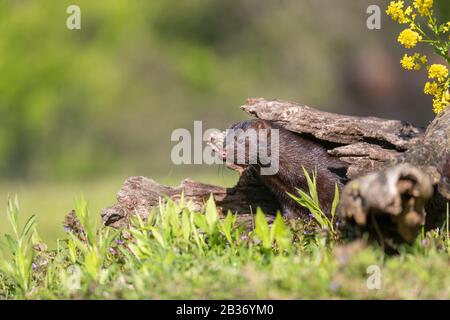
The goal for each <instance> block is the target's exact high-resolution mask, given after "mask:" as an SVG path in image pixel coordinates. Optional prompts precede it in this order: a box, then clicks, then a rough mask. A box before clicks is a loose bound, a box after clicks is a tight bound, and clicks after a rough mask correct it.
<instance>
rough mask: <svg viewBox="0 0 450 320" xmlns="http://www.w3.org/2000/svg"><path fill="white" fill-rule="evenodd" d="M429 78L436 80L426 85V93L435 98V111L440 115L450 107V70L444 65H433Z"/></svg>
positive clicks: (429, 69) (430, 68) (429, 71)
mask: <svg viewBox="0 0 450 320" xmlns="http://www.w3.org/2000/svg"><path fill="white" fill-rule="evenodd" d="M428 78H430V79H436V81H433V82H427V83H425V87H424V90H423V91H424V93H425V94H428V95H431V96H433V97H434V98H433V110H434V112H435V113H437V114H438V113H440V112H441V111H442V110H444V109H445V108H447V107H448V106H449V105H450V94H449V91H448V82H449V78H448V69H447V67H446V66H444V65H442V64H433V65H431V66H430V67H429V68H428Z"/></svg>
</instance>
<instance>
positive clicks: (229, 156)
mask: <svg viewBox="0 0 450 320" xmlns="http://www.w3.org/2000/svg"><path fill="white" fill-rule="evenodd" d="M272 128H273V126H272V124H271V123H269V122H268V121H264V120H259V119H255V120H246V121H241V122H238V123H236V124H233V125H232V126H231V127H230V128H229V129H228V130H227V133H226V136H225V139H224V146H223V150H224V152H223V153H222V156H223V160H226V161H227V162H228V163H232V164H234V165H237V166H241V167H247V166H249V165H265V164H267V163H266V159H264V157H269V158H270V156H271V143H272V142H271V135H272Z"/></svg>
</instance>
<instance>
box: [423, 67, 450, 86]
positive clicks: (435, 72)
mask: <svg viewBox="0 0 450 320" xmlns="http://www.w3.org/2000/svg"><path fill="white" fill-rule="evenodd" d="M428 77H429V78H430V79H437V81H439V82H445V80H447V77H448V69H447V67H446V66H444V65H442V64H433V65H431V66H430V68H428Z"/></svg>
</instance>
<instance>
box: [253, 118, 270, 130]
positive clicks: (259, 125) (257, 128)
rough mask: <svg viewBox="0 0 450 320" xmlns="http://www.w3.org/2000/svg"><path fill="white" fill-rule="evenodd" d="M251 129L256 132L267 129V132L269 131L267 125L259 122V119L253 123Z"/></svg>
mask: <svg viewBox="0 0 450 320" xmlns="http://www.w3.org/2000/svg"><path fill="white" fill-rule="evenodd" d="M253 127H254V128H255V129H256V130H259V129H268V130H269V129H270V127H269V126H268V125H267V123H266V122H265V121H264V120H259V119H258V120H256V121H255V123H254V125H253Z"/></svg>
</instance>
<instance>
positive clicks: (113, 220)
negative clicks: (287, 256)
mask: <svg viewBox="0 0 450 320" xmlns="http://www.w3.org/2000/svg"><path fill="white" fill-rule="evenodd" d="M181 193H184V199H185V201H186V202H189V201H191V202H192V205H193V210H196V211H201V210H202V208H203V205H204V203H205V202H206V200H207V199H208V198H209V196H210V195H211V194H212V195H213V197H214V200H215V201H216V205H217V208H218V209H219V211H220V213H221V214H226V213H227V212H228V210H231V211H232V212H233V213H235V212H238V213H239V219H240V220H241V221H246V220H248V219H249V218H250V216H251V214H252V213H253V212H254V211H255V210H256V208H257V207H260V208H261V209H263V211H264V212H266V213H267V214H269V215H270V214H272V215H273V214H274V213H276V211H277V208H278V207H279V205H278V203H277V201H276V199H275V198H274V197H273V196H272V194H271V193H270V192H269V191H268V190H267V189H266V188H265V187H264V186H263V185H262V184H261V183H259V181H258V178H257V177H255V176H254V174H253V172H251V171H250V170H248V171H245V172H244V173H243V174H242V176H241V177H240V179H239V182H238V183H237V185H236V186H235V187H233V188H224V187H218V186H213V185H209V184H204V183H200V182H195V181H192V180H189V179H187V180H184V181H182V182H181V184H180V185H179V186H177V187H167V186H163V185H161V184H159V183H157V182H156V181H154V180H151V179H148V178H145V177H131V178H129V179H127V180H126V181H125V183H124V185H123V186H122V188H121V189H120V191H119V193H118V195H117V203H116V204H115V205H113V206H111V207H109V208H106V209H104V210H103V211H102V220H103V223H104V224H105V225H109V226H113V227H121V226H126V225H127V224H128V222H129V218H130V216H132V215H134V214H139V215H140V216H141V217H142V218H145V217H147V215H148V213H149V212H150V209H151V208H152V207H157V206H158V205H159V203H160V201H161V200H164V198H165V197H170V198H172V199H174V200H175V201H177V200H179V199H180V196H181ZM269 219H271V217H270V216H269Z"/></svg>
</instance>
